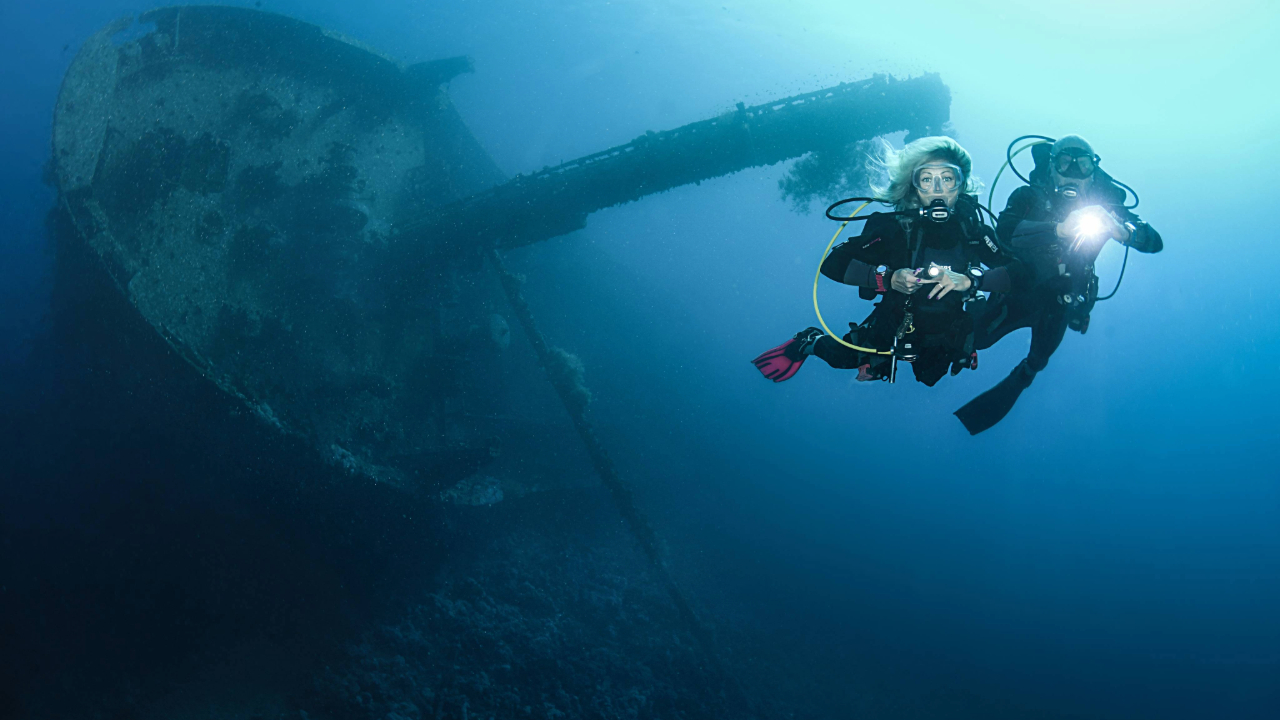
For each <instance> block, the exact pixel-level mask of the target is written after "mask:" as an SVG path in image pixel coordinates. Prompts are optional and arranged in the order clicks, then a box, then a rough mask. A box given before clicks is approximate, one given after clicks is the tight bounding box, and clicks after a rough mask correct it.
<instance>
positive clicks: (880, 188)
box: [867, 135, 982, 210]
mask: <svg viewBox="0 0 1280 720" xmlns="http://www.w3.org/2000/svg"><path fill="white" fill-rule="evenodd" d="M930 162H944V163H951V164H952V165H955V166H957V167H959V168H960V172H962V173H964V185H963V186H962V187H961V188H960V192H962V193H964V194H965V195H972V196H974V197H976V196H977V195H978V191H980V190H981V189H982V181H981V180H978V178H976V177H974V176H973V159H972V158H970V157H969V152H968V151H967V150H965V149H964V148H962V147H960V143H958V142H956V141H955V140H953V139H951V138H949V137H946V136H941V135H939V136H934V137H924V138H920V139H919V140H914V141H912V142H909V143H907V144H906V146H904V147H903V148H902V149H901V150H894V149H893V146H892V145H890V144H889V142H888V141H887V140H885V139H884V138H881V139H880V149H879V152H877V153H874V154H872V155H871V157H869V158H867V171H868V174H869V175H870V176H871V177H877V176H878V177H881V178H885V179H887V180H888V182H887V183H884V184H880V183H878V182H876V181H874V180H873V181H871V182H870V183H869V184H870V187H871V192H872V193H873V194H874V195H875V196H876V197H878V198H881V199H883V200H888V201H889V202H891V203H892V204H893V206H894V208H896V209H898V210H907V209H909V208H915V207H920V195H919V194H918V193H916V189H915V186H914V185H912V183H911V178H912V175H914V174H915V171H916V168H918V167H920V166H921V165H924V164H925V163H930Z"/></svg>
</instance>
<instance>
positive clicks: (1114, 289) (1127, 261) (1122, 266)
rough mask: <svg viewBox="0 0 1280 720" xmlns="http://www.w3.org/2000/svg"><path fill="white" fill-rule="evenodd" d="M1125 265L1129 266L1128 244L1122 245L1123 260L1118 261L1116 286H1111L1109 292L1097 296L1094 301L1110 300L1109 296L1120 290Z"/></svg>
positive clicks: (1113, 295)
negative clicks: (1118, 273)
mask: <svg viewBox="0 0 1280 720" xmlns="http://www.w3.org/2000/svg"><path fill="white" fill-rule="evenodd" d="M1127 267H1129V246H1128V245H1125V246H1124V262H1122V263H1120V277H1118V278H1116V286H1115V287H1113V288H1111V292H1110V293H1108V294H1107V295H1105V296H1103V297H1100V298H1098V299H1097V300H1096V301H1095V302H1102V301H1103V300H1110V299H1111V298H1113V297H1115V296H1116V293H1117V292H1119V291H1120V283H1122V282H1124V269H1125V268H1127Z"/></svg>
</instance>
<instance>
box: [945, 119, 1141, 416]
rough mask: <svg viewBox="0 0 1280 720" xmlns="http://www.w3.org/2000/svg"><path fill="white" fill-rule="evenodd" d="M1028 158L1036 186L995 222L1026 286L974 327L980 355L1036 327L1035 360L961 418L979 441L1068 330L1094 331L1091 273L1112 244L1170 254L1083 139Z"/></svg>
mask: <svg viewBox="0 0 1280 720" xmlns="http://www.w3.org/2000/svg"><path fill="white" fill-rule="evenodd" d="M1010 147H1012V146H1010ZM1031 150H1032V157H1033V158H1035V170H1033V171H1032V172H1031V176H1030V181H1031V182H1030V184H1029V185H1025V186H1023V187H1020V188H1018V189H1017V190H1015V191H1014V192H1013V194H1012V195H1010V196H1009V202H1008V204H1007V205H1006V207H1005V209H1004V212H1002V213H1000V219H999V220H998V221H997V223H996V226H997V230H996V233H997V236H998V237H999V240H1000V243H1001V247H1002V248H1003V249H1006V250H1008V251H1010V252H1012V253H1013V255H1014V256H1015V257H1016V258H1018V260H1019V261H1021V264H1022V267H1023V268H1024V269H1025V271H1026V272H1027V273H1028V275H1029V277H1028V278H1027V280H1026V281H1025V282H1019V283H1018V288H1016V289H1015V291H1014V292H1013V293H1011V294H1008V295H1003V296H993V297H992V298H991V301H990V302H988V303H987V305H986V307H985V309H984V310H983V311H982V312H981V313H980V315H979V317H978V318H977V319H976V320H975V327H974V347H975V348H977V349H978V350H984V349H986V348H989V347H991V346H992V345H993V344H995V342H996V341H997V340H999V339H1000V338H1002V337H1004V336H1005V335H1008V334H1009V333H1010V332H1013V331H1014V330H1017V329H1019V328H1025V327H1029V328H1031V351H1030V352H1029V353H1028V354H1027V357H1026V359H1024V360H1023V361H1022V362H1020V363H1018V365H1017V367H1015V368H1014V369H1013V372H1011V373H1010V374H1009V376H1008V377H1007V378H1005V379H1004V380H1002V381H1001V382H1000V383H999V384H998V385H996V386H995V387H993V388H991V389H990V390H988V391H986V392H985V393H983V394H982V395H979V396H978V397H977V398H975V399H973V400H972V401H970V402H969V403H968V404H967V405H965V406H964V407H962V408H960V409H959V410H957V411H956V413H955V414H956V417H958V418H959V419H960V422H962V423H964V426H965V428H966V429H968V431H969V432H970V434H973V435H976V434H978V433H980V432H982V431H983V430H986V429H987V428H990V427H991V426H993V425H995V424H996V423H998V422H1000V420H1001V419H1003V418H1004V416H1005V415H1007V414H1008V413H1009V411H1010V410H1011V409H1012V408H1013V405H1014V403H1015V402H1017V400H1018V396H1019V395H1020V394H1021V393H1022V391H1023V390H1025V389H1026V388H1027V387H1028V386H1029V385H1031V381H1032V380H1034V379H1035V376H1036V373H1038V372H1040V371H1041V370H1043V369H1044V368H1045V366H1046V365H1048V363H1049V356H1051V355H1053V353H1054V351H1055V350H1057V349H1058V345H1059V344H1060V343H1061V342H1062V338H1063V336H1064V335H1065V334H1066V331H1067V328H1068V327H1070V328H1071V329H1072V330H1075V331H1077V332H1079V333H1081V334H1083V333H1084V332H1085V331H1087V330H1088V329H1089V313H1090V311H1091V310H1092V309H1093V305H1094V303H1095V302H1097V300H1098V299H1099V298H1098V276H1097V275H1095V274H1094V268H1093V265H1094V261H1095V260H1096V259H1097V257H1098V254H1099V253H1100V252H1101V251H1102V246H1103V245H1105V244H1106V242H1107V241H1108V240H1117V241H1119V242H1120V243H1122V244H1124V245H1126V246H1128V247H1129V248H1132V249H1134V250H1137V251H1138V252H1142V253H1157V252H1160V250H1161V249H1162V248H1163V247H1164V242H1163V241H1162V240H1161V239H1160V234H1159V233H1158V232H1156V231H1155V230H1154V229H1153V228H1152V227H1151V226H1150V225H1147V224H1146V223H1144V222H1143V221H1142V220H1140V219H1139V218H1138V216H1137V215H1135V214H1134V213H1132V212H1131V211H1130V209H1129V208H1128V207H1126V206H1125V204H1124V201H1125V197H1126V195H1125V191H1124V190H1123V189H1121V188H1120V187H1119V186H1118V185H1117V183H1116V181H1115V180H1114V179H1113V178H1112V177H1111V176H1110V175H1108V174H1107V173H1106V172H1105V171H1103V170H1102V168H1100V167H1098V162H1099V160H1100V158H1099V157H1098V156H1097V155H1095V154H1094V152H1093V147H1092V146H1091V145H1089V143H1088V142H1086V141H1085V140H1084V138H1082V137H1080V136H1078V135H1067V136H1066V137H1063V138H1061V139H1059V140H1057V141H1055V142H1053V143H1052V145H1050V144H1049V143H1047V142H1046V143H1044V144H1040V145H1037V146H1035V147H1033V148H1032V149H1031ZM1135 197H1136V196H1135ZM1126 252H1127V250H1126ZM1126 260H1127V258H1126ZM1113 294H1114V293H1113ZM1108 297H1109V296H1108ZM1103 299H1105V298H1103Z"/></svg>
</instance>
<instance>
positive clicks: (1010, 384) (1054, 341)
mask: <svg viewBox="0 0 1280 720" xmlns="http://www.w3.org/2000/svg"><path fill="white" fill-rule="evenodd" d="M1066 332H1067V316H1066V313H1065V312H1063V311H1062V310H1061V309H1060V308H1059V307H1058V306H1056V305H1053V306H1048V305H1046V306H1045V307H1044V308H1043V312H1042V313H1041V314H1040V315H1039V317H1037V318H1035V322H1034V324H1032V326H1031V352H1030V353H1028V354H1027V357H1026V359H1025V360H1023V361H1022V362H1020V363H1018V365H1017V366H1016V367H1014V368H1013V371H1012V372H1010V373H1009V376H1008V377H1006V378H1005V379H1004V380H1001V381H1000V382H999V384H997V385H996V386H995V387H993V388H991V389H990V390H988V391H986V392H984V393H982V394H981V395H979V396H978V397H976V398H974V399H973V400H970V401H969V403H968V404H966V405H965V406H964V407H962V408H960V409H959V410H957V411H956V412H955V415H956V417H957V418H959V419H960V422H962V423H964V426H965V429H967V430H968V431H969V434H970V435H977V434H978V433H980V432H982V431H983V430H986V429H988V428H990V427H992V426H994V425H995V424H996V423H998V422H1000V421H1001V420H1003V419H1004V417H1005V416H1006V415H1008V414H1009V411H1010V410H1012V409H1013V405H1014V403H1016V402H1018V397H1019V396H1020V395H1022V391H1023V390H1026V389H1027V388H1028V387H1030V386H1031V381H1032V380H1035V377H1036V373H1038V372H1040V371H1041V370H1043V369H1044V368H1045V367H1046V366H1047V365H1048V364H1049V357H1050V356H1051V355H1053V353H1054V351H1056V350H1057V349H1058V346H1059V345H1061V344H1062V338H1063V335H1065V334H1066Z"/></svg>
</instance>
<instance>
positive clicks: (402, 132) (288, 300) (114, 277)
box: [53, 6, 950, 492]
mask: <svg viewBox="0 0 1280 720" xmlns="http://www.w3.org/2000/svg"><path fill="white" fill-rule="evenodd" d="M468 71H470V62H469V61H468V60H467V59H466V58H453V59H445V60H439V61H434V62H429V63H421V64H418V65H413V66H408V67H405V66H402V65H400V64H397V63H396V62H394V61H392V60H390V59H388V58H386V57H383V56H381V55H379V54H378V53H376V52H374V51H372V50H370V49H367V48H364V47H362V46H360V45H358V44H356V43H354V42H352V41H350V40H347V39H344V38H342V37H340V36H337V35H335V34H334V33H331V32H327V31H324V30H322V29H321V28H318V27H316V26H313V25H309V24H307V23H304V22H300V21H297V20H293V19H290V18H286V17H282V16H278V15H273V14H270V13H264V12H260V11H254V10H248V9H240V8H225V7H213V6H201V7H173V8H164V9H160V10H155V11H152V12H149V13H146V14H144V15H142V16H141V17H140V18H139V19H138V22H137V23H136V24H135V23H133V22H132V21H130V20H125V21H120V22H118V23H115V24H113V25H111V26H108V27H107V28H104V29H103V30H102V31H100V32H99V33H97V34H96V35H94V36H93V37H92V38H90V39H89V41H88V42H87V43H86V44H85V45H84V47H83V48H82V49H81V50H80V51H79V53H78V54H77V56H76V58H75V60H74V61H73V63H72V65H71V68H70V69H69V71H68V73H67V76H66V79H65V80H64V83H63V87H62V91H61V93H60V95H59V98H58V103H57V107H56V110H55V115H54V127H53V167H54V170H55V176H56V180H57V184H58V188H59V214H60V215H61V216H62V217H63V218H64V219H65V222H62V223H61V225H62V226H65V227H67V228H70V230H69V231H68V232H69V234H70V235H71V236H72V237H71V238H70V241H72V242H74V243H75V244H77V245H78V246H80V247H82V248H83V249H84V250H85V251H86V252H85V253H84V254H85V255H86V256H89V257H93V258H96V259H97V261H98V262H99V263H100V264H101V267H102V269H103V271H104V272H105V273H106V274H107V275H108V276H109V277H110V280H111V282H112V283H113V284H114V285H115V287H116V288H117V289H118V292H119V293H120V294H121V296H123V298H124V299H125V300H127V303H128V306H129V307H131V308H133V310H134V311H136V312H137V313H138V315H139V316H140V317H141V319H142V320H143V321H145V326H146V327H150V328H152V329H153V330H154V332H155V333H156V334H157V335H158V336H159V337H160V338H162V339H163V340H164V341H165V342H167V343H168V345H169V346H170V347H171V348H172V349H173V350H174V351H175V352H176V353H177V354H178V355H179V356H180V357H182V358H183V359H184V360H185V362H186V364H187V365H188V366H190V367H191V368H194V370H195V371H196V372H198V373H199V374H200V375H202V376H203V377H204V378H206V379H207V380H208V381H211V382H213V383H214V384H216V385H217V387H218V388H220V389H221V390H222V391H223V392H225V393H227V394H228V395H230V396H231V397H233V398H235V399H236V401H237V402H239V403H241V404H243V405H244V406H246V407H247V408H249V409H251V410H252V412H253V413H254V414H256V415H257V416H258V417H259V418H261V419H262V420H263V421H264V422H266V423H268V424H270V425H271V426H273V427H275V428H276V429H277V430H279V431H280V432H283V433H286V434H289V435H292V436H296V437H299V438H302V439H303V440H304V441H305V444H306V445H308V446H310V447H314V448H316V450H317V451H318V452H319V453H320V455H321V456H322V457H324V458H326V459H327V460H329V461H331V462H333V463H336V464H338V465H340V466H342V467H344V468H346V469H348V470H350V471H351V472H354V473H358V474H360V475H363V476H366V477H368V478H372V479H374V480H379V481H386V482H392V483H396V484H400V485H405V486H410V487H421V486H423V485H424V484H426V485H427V486H428V487H431V488H439V487H441V486H453V485H454V484H455V483H457V482H458V481H459V480H462V479H464V478H465V477H466V476H468V475H470V474H473V473H475V472H476V471H477V470H478V469H480V468H482V467H483V466H484V465H485V464H486V463H488V462H490V461H491V460H492V459H493V458H494V457H495V456H496V455H497V453H498V447H499V441H500V440H501V444H502V445H503V446H504V447H505V448H506V449H508V450H512V453H511V454H514V453H520V452H527V453H529V454H530V455H534V454H536V453H537V452H538V451H539V450H545V449H546V448H548V447H557V446H559V445H561V444H562V442H560V441H558V440H556V441H553V440H550V438H549V437H548V435H547V434H548V433H551V432H559V433H563V432H566V431H567V430H568V418H564V417H560V418H557V419H553V420H547V419H545V418H548V417H551V418H555V415H554V414H552V413H547V412H543V411H542V410H545V408H539V412H525V413H524V414H523V417H526V418H531V417H537V418H543V419H541V420H527V419H521V413H520V412H518V411H513V408H515V407H518V406H519V405H520V403H524V406H525V407H528V406H529V405H531V404H532V405H537V404H538V402H539V401H537V400H536V399H534V400H530V398H531V397H533V396H536V395H538V394H539V393H541V395H542V397H543V398H544V399H550V398H551V397H552V395H551V390H550V388H549V387H547V386H546V383H545V379H546V378H545V377H544V376H542V374H541V373H542V370H541V369H540V368H539V366H538V364H537V361H535V359H534V355H533V351H532V350H531V349H530V346H526V345H524V344H520V345H517V346H516V347H515V348H512V349H510V350H508V347H509V346H510V344H511V331H510V328H509V326H508V322H507V320H506V317H507V316H508V315H509V314H510V312H511V307H512V305H511V303H512V302H516V301H514V300H512V298H513V297H514V296H517V295H518V294H519V290H518V288H516V287H514V286H512V283H511V282H507V283H505V285H504V284H502V283H500V282H499V280H498V278H497V277H496V276H495V275H494V274H493V273H492V272H491V271H490V270H489V265H492V264H495V263H496V264H500V259H499V260H494V258H500V255H491V256H490V259H491V260H493V262H491V263H489V265H487V264H486V261H485V260H484V258H485V257H486V254H487V253H491V252H496V251H495V248H496V247H498V246H501V247H513V246H519V245H527V244H531V243H536V242H539V241H541V240H545V239H548V238H550V237H554V236H557V235H562V234H564V233H568V232H572V231H574V230H577V229H579V228H581V227H583V226H584V225H585V223H586V218H587V217H588V215H590V214H591V213H593V212H595V211H597V210H599V209H601V208H604V207H608V206H610V205H616V204H619V203H623V202H630V201H633V200H637V199H639V198H641V197H643V196H645V195H648V194H651V193H656V192H662V191H664V190H667V189H670V188H672V187H676V186H678V185H683V184H688V183H694V182H700V181H701V180H703V179H708V178H711V177H717V176H720V175H724V174H728V173H731V172H735V171H737V170H741V169H743V168H747V167H752V166H759V165H768V164H773V163H777V162H780V161H783V160H786V159H788V158H794V157H799V156H801V155H804V154H805V153H808V152H814V151H816V152H818V153H828V152H832V151H833V150H838V149H839V148H846V147H848V146H850V145H851V144H853V143H856V142H860V141H863V140H867V139H869V138H872V137H875V136H878V135H883V134H887V133H891V132H896V131H900V130H906V131H908V132H909V133H910V134H912V135H921V134H925V133H930V132H939V131H940V129H941V128H942V127H943V125H944V123H945V122H946V121H947V119H948V116H949V106H950V93H949V91H948V90H947V88H946V86H945V85H943V84H942V82H941V80H940V79H939V78H938V77H937V76H936V75H927V76H923V77H919V78H913V79H909V80H895V79H893V78H887V77H883V76H877V77H874V78H870V79H867V80H864V81H860V82H857V83H849V84H841V85H839V86H836V87H833V88H827V89H824V90H821V91H818V92H815V93H809V94H806V95H801V96H796V97H792V98H784V99H781V100H778V101H775V102H774V103H768V104H765V105H760V106H756V107H751V108H748V107H745V106H743V105H741V104H739V105H738V107H737V110H736V111H731V112H728V113H725V114H723V115H721V116H719V117H716V118H713V119H710V120H705V121H702V122H698V123H693V124H691V125H686V126H684V127H681V128H676V129H674V130H669V131H665V132H661V133H648V134H646V135H645V136H642V137H641V138H638V139H637V140H635V141H633V142H632V143H629V144H627V145H624V146H620V147H617V148H612V149H610V150H606V151H603V152H601V153H597V154H595V155H591V156H588V157H586V158H580V159H578V160H575V161H572V162H570V163H566V164H564V165H561V166H558V167H555V168H548V169H545V170H543V171H541V172H538V173H534V174H532V175H529V176H523V177H517V178H515V179H512V180H509V181H507V180H505V179H504V178H503V176H502V174H501V172H500V171H499V170H498V168H497V167H496V165H495V164H494V163H493V161H492V159H491V158H490V157H489V156H488V155H487V154H486V153H485V151H484V150H483V149H482V148H481V147H480V145H479V143H478V142H477V141H476V140H475V138H474V137H473V136H472V135H471V133H470V132H469V131H468V129H467V128H466V126H465V124H464V123H463V121H462V119H461V118H460V117H459V115H458V113H457V112H456V111H455V110H454V108H453V105H452V103H451V102H450V100H449V96H448V94H447V92H446V89H445V85H446V84H447V83H448V81H449V80H450V79H452V78H453V77H455V76H456V75H457V74H459V73H462V72H468ZM520 302H522V301H519V302H516V304H520ZM86 312H89V313H92V312H93V308H87V309H86ZM525 320H526V322H524V324H525V325H530V324H531V321H529V319H528V318H525ZM107 321H108V322H110V320H107ZM533 334H536V333H533ZM552 354H554V353H552ZM561 355H563V353H561ZM559 356H560V355H557V357H559ZM543 364H546V363H545V359H544V363H543ZM569 365H572V362H568V363H567V365H566V366H569ZM553 375H554V373H553ZM535 386H536V387H535ZM557 388H558V389H562V388H559V386H557ZM571 414H572V413H571ZM557 422H558V423H560V424H559V426H558V427H557V428H552V426H555V425H556V423H557ZM558 437H559V438H560V439H563V438H564V437H565V435H559V436H558ZM503 462H510V458H509V457H508V458H504V461H503ZM564 462H565V458H563V457H557V458H556V459H555V463H559V465H558V467H557V468H556V469H555V470H553V471H550V472H555V473H561V474H563V473H564V472H565V470H564ZM539 463H540V460H539V459H538V458H534V457H527V458H525V459H524V460H523V461H521V462H519V463H514V464H517V465H519V466H520V472H519V473H518V474H521V475H526V476H528V475H531V474H532V475H534V476H536V475H537V474H538V473H537V472H536V471H535V470H533V469H534V468H537V467H539ZM548 467H549V466H548ZM585 472H586V474H588V475H589V471H585ZM512 474H517V473H512ZM484 480H485V482H486V483H490V485H485V487H491V482H492V478H485V479H484ZM541 480H542V478H538V477H526V482H540V481H541ZM476 487H481V485H476ZM486 492H488V491H486Z"/></svg>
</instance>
